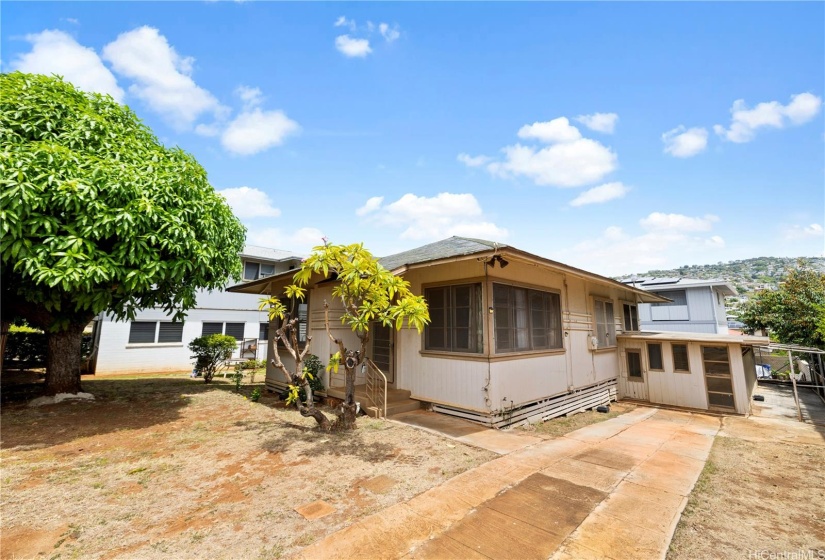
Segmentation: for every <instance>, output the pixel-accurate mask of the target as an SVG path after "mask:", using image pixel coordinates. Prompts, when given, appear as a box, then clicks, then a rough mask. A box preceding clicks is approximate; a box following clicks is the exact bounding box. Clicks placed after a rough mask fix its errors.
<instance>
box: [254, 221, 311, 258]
mask: <svg viewBox="0 0 825 560" xmlns="http://www.w3.org/2000/svg"><path fill="white" fill-rule="evenodd" d="M323 237H324V234H323V232H322V231H321V230H319V229H317V228H314V227H302V228H299V229H297V230H294V231H290V232H285V231H284V230H283V229H281V228H263V229H256V228H249V230H248V231H247V233H246V241H247V243H249V244H250V245H258V246H259V247H271V248H273V249H283V250H286V251H292V252H295V253H299V254H300V253H305V254H306V253H309V252H310V251H312V248H313V247H317V246H318V245H322V244H323V240H322V238H323Z"/></svg>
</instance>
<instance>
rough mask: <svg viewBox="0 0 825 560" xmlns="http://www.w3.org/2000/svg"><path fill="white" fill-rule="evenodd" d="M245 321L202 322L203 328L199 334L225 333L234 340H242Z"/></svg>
mask: <svg viewBox="0 0 825 560" xmlns="http://www.w3.org/2000/svg"><path fill="white" fill-rule="evenodd" d="M245 326H246V323H206V322H204V323H203V330H201V336H209V335H212V334H225V335H226V336H231V337H233V338H234V339H235V340H243V332H244V327H245Z"/></svg>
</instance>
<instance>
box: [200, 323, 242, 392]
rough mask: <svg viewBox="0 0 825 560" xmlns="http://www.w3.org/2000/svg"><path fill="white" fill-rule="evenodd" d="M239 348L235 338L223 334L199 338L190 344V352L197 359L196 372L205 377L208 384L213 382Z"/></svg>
mask: <svg viewBox="0 0 825 560" xmlns="http://www.w3.org/2000/svg"><path fill="white" fill-rule="evenodd" d="M237 347H238V342H237V341H236V340H235V337H233V336H226V335H223V334H210V335H209V336H199V337H198V338H196V339H194V340H193V341H192V342H190V343H189V350H191V351H192V358H194V359H195V370H196V371H197V372H198V373H200V374H201V375H203V380H204V382H206V383H210V382H211V381H212V378H213V377H214V376H215V373H216V372H217V371H218V369H219V368H220V367H221V366H223V365H225V362H226V360H228V359H229V358H230V357H231V356H232V352H234V351H235V349H236V348H237Z"/></svg>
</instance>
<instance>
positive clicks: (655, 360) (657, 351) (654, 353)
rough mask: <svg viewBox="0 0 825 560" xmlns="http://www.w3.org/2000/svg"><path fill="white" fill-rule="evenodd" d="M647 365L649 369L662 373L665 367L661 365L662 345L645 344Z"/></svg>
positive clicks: (654, 343) (655, 343) (656, 343)
mask: <svg viewBox="0 0 825 560" xmlns="http://www.w3.org/2000/svg"><path fill="white" fill-rule="evenodd" d="M647 363H648V365H649V366H650V369H655V370H658V371H664V369H665V366H664V364H663V363H662V345H661V344H660V343H658V342H648V343H647Z"/></svg>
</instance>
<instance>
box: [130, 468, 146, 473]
mask: <svg viewBox="0 0 825 560" xmlns="http://www.w3.org/2000/svg"><path fill="white" fill-rule="evenodd" d="M145 470H149V467H138V468H136V469H132V470H130V471H129V472H128V473H127V474H138V473H142V472H143V471H145Z"/></svg>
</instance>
